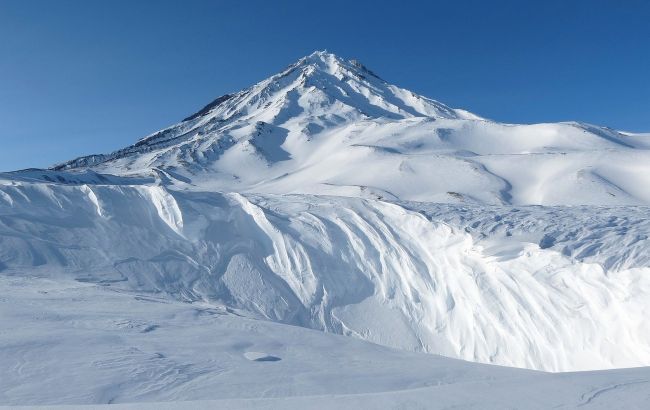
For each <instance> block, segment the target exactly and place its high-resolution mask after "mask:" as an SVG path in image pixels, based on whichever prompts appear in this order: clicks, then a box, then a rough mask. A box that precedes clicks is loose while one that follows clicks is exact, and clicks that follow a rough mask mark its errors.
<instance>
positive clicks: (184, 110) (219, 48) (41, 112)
mask: <svg viewBox="0 0 650 410" xmlns="http://www.w3.org/2000/svg"><path fill="white" fill-rule="evenodd" d="M316 49H327V50H328V51H331V52H334V53H336V54H339V55H341V56H342V57H346V58H358V59H359V60H360V61H362V62H363V63H364V64H365V65H366V66H368V67H370V68H371V69H372V70H374V71H376V72H377V73H378V74H379V75H381V76H382V77H383V78H385V79H386V80H388V81H389V82H391V83H393V84H397V85H400V86H402V87H405V88H408V89H411V90H413V91H416V92H418V93H420V94H424V95H426V96H429V97H432V98H435V99H437V100H440V101H442V102H444V103H447V104H449V105H451V106H454V107H461V108H465V109H468V110H470V111H473V112H475V113H477V114H479V115H482V116H485V117H488V118H491V119H494V120H498V121H503V122H518V123H530V122H544V121H563V120H580V121H586V122H590V123H595V124H600V125H606V126H610V127H613V128H617V129H625V130H632V131H650V2H649V1H645V0H584V1H580V0H574V1H568V0H567V1H553V0H544V1H532V0H528V1H515V0H512V1H479V0H476V1H462V0H454V1H451V0H445V1H407V0H401V1H379V0H375V1H356V0H355V1H353V0H344V1H339V0H327V1H309V0H300V1H271V0H267V1H262V0H260V1H251V0H249V1H244V0H241V1H235V0H230V1H216V0H215V1H199V0H196V1H192V0H184V1H162V0H159V1H153V0H151V1H135V0H131V1H118V0H111V1H91V0H79V1H66V0H57V1H36V0H31V1H30V0H0V170H11V169H18V168H25V167H45V166H49V165H51V164H53V163H55V162H59V161H63V160H66V159H70V158H73V157H76V156H78V155H82V154H90V153H99V152H108V151H111V150H114V149H117V148H120V147H122V146H125V145H127V144H130V143H132V142H134V141H136V140H137V139H138V138H140V137H142V136H144V135H146V134H148V133H150V132H153V131H155V130H157V129H160V128H163V127H165V126H167V125H170V124H173V123H175V122H177V121H179V120H180V119H182V118H184V117H185V116H187V115H188V114H191V113H193V112H194V111H197V110H198V109H199V108H201V107H202V106H203V105H205V104H206V103H208V102H209V101H210V100H212V99H214V98H215V97H217V96H219V95H221V94H224V93H227V92H232V91H237V90H239V89H241V88H244V87H246V86H249V85H251V84H253V83H255V82H257V81H259V80H261V79H264V78H266V77H267V76H269V75H271V74H274V73H276V72H277V71H279V70H281V69H282V68H284V67H285V66H287V65H288V64H290V63H292V62H293V61H295V60H296V59H298V58H299V57H301V56H303V55H306V54H309V53H311V52H312V51H314V50H316Z"/></svg>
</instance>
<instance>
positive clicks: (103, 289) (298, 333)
mask: <svg viewBox="0 0 650 410" xmlns="http://www.w3.org/2000/svg"><path fill="white" fill-rule="evenodd" d="M0 289H1V294H2V297H0V314H1V315H2V318H3V331H2V333H0V343H1V347H2V349H1V350H0V366H1V367H0V369H1V370H0V375H1V376H2V377H1V378H0V387H1V388H0V401H1V402H2V403H3V404H5V405H8V404H9V405H10V404H22V405H26V404H50V405H52V404H61V403H62V404H67V405H70V404H79V403H113V404H115V403H129V402H131V403H133V402H144V403H139V404H138V405H137V406H136V405H127V406H124V407H123V406H116V407H114V406H111V407H110V408H116V409H121V408H145V409H148V408H151V409H161V408H162V409H165V408H174V409H180V408H206V409H208V408H254V409H257V408H265V409H274V408H296V409H301V408H306V407H308V408H409V409H411V408H427V409H432V408H433V409H435V408H449V407H455V406H460V407H461V408H481V409H489V408H495V409H501V408H505V407H508V408H532V409H536V408H539V409H541V408H551V407H556V406H557V408H575V407H585V408H588V409H592V408H593V409H612V408H619V409H624V408H625V409H631V408H638V409H642V408H647V406H648V405H650V371H649V370H648V369H647V368H640V369H627V370H611V371H600V372H586V373H559V374H550V373H540V372H534V371H530V370H523V369H512V368H505V367H497V366H487V365H479V364H473V363H468V362H463V361H458V360H453V359H447V358H443V357H440V356H434V355H426V354H422V353H408V352H404V351H398V350H392V349H388V348H385V347H382V346H379V345H375V344H371V343H368V342H363V341H360V340H355V339H353V338H347V337H343V336H337V335H331V334H327V333H322V332H317V331H312V330H307V329H304V328H301V327H294V326H288V325H283V324H278V323H272V322H269V321H262V320H255V319H252V318H249V317H246V315H245V314H242V312H237V311H233V310H231V309H227V308H225V307H219V306H215V305H207V304H204V303H192V304H189V303H182V302H177V301H173V300H170V299H168V298H164V297H158V296H153V295H151V294H145V293H140V292H127V291H119V290H117V289H114V288H113V287H112V286H102V285H96V284H85V283H79V282H76V281H68V280H57V281H52V280H49V279H36V278H16V277H6V276H3V277H2V278H0ZM260 352H262V353H263V354H265V355H267V356H272V357H275V358H276V359H278V360H273V361H256V360H254V359H255V358H257V357H259V353H260ZM250 353H255V354H253V355H251V354H250ZM195 400H198V402H191V403H189V402H187V401H195ZM152 401H156V402H161V401H162V402H168V403H155V404H146V402H152ZM66 407H67V406H66ZM57 408H58V407H57Z"/></svg>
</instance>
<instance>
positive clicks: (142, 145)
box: [55, 50, 476, 169]
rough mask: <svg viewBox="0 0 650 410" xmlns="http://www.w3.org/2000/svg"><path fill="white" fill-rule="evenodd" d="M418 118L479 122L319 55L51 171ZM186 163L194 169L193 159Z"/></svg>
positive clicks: (352, 63)
mask: <svg viewBox="0 0 650 410" xmlns="http://www.w3.org/2000/svg"><path fill="white" fill-rule="evenodd" d="M415 117H420V118H429V119H432V120H435V119H438V118H445V119H462V118H466V119H467V118H476V117H472V116H471V115H469V114H468V113H466V112H464V111H461V110H454V109H452V108H449V107H447V106H446V105H444V104H441V103H439V102H437V101H434V100H431V99H429V98H426V97H423V96H420V95H417V94H415V93H413V92H411V91H408V90H405V89H402V88H399V87H397V86H394V85H391V84H389V83H387V82H386V81H384V80H383V79H381V78H380V77H379V76H377V75H376V74H375V73H374V72H373V71H371V70H370V69H368V68H367V67H366V66H365V65H363V64H362V63H360V62H359V61H358V60H356V59H352V60H346V59H344V58H341V57H339V56H337V55H335V54H332V53H330V52H328V51H325V50H322V51H315V52H313V53H311V54H310V55H308V56H305V57H302V58H300V59H299V60H298V61H296V62H295V63H294V64H292V65H290V66H289V67H287V68H286V69H285V70H283V71H282V72H280V73H278V74H275V75H273V76H271V77H269V78H267V79H265V80H262V81H260V82H258V83H257V84H255V85H253V86H251V87H249V88H247V89H244V90H241V91H239V92H235V93H229V94H225V95H223V96H221V97H218V98H217V99H215V100H214V101H212V102H211V103H209V104H208V105H206V106H205V107H203V108H202V109H201V110H199V111H198V112H196V113H195V114H193V115H190V116H188V117H186V118H185V119H184V120H183V121H181V122H180V123H179V124H176V125H173V126H171V127H169V128H167V129H164V130H161V131H158V132H156V133H154V134H151V135H149V136H147V137H145V138H142V139H141V140H139V141H138V142H136V143H135V144H133V145H131V146H129V147H126V148H124V149H121V150H119V151H115V152H113V153H111V154H106V155H91V156H87V157H82V158H78V159H76V160H73V161H70V162H67V163H64V164H61V165H58V166H56V167H55V168H56V169H70V168H80V167H89V166H91V167H92V166H96V165H99V164H104V163H107V162H109V161H113V160H118V159H121V158H127V157H129V158H131V159H137V158H139V157H142V159H143V160H144V163H145V165H144V166H143V168H152V167H159V166H164V165H165V164H166V163H167V162H168V161H167V157H168V154H169V152H170V149H171V148H172V147H176V148H177V150H180V151H179V152H181V151H182V153H183V155H185V154H187V153H188V152H194V151H195V150H197V149H200V150H204V149H205V147H204V144H203V142H206V141H217V142H218V143H217V145H218V146H217V147H216V148H215V147H213V146H212V145H210V144H208V145H209V149H213V148H214V149H215V150H217V151H219V152H221V151H222V150H224V149H227V147H226V145H227V146H231V145H233V144H238V143H239V142H240V141H243V140H245V141H248V140H249V139H250V138H249V137H250V134H251V133H252V134H255V133H258V132H261V131H260V129H261V128H264V129H265V131H264V132H267V131H269V130H275V131H274V132H275V133H276V134H278V135H280V134H282V133H285V134H287V133H289V130H296V131H295V132H297V133H298V134H300V133H304V134H305V135H307V134H310V135H311V134H312V133H313V132H314V131H313V130H316V129H321V130H324V129H332V128H336V127H342V126H345V125H346V124H347V125H351V124H353V123H357V122H359V121H368V120H376V121H379V122H385V121H399V120H403V119H408V118H415ZM256 124H257V125H256ZM259 124H266V125H264V126H261V125H259ZM249 128H250V129H249ZM305 130H307V131H305ZM251 138H252V137H251ZM258 142H259V141H258ZM219 144H221V145H219ZM224 144H225V145H224ZM206 146H207V145H206ZM269 149H270V148H268V147H267V150H269ZM174 155H176V154H174ZM284 157H286V154H283V153H281V152H280V153H279V156H278V158H284ZM183 161H185V162H186V163H187V164H191V162H193V161H194V159H187V160H185V159H184V160H183Z"/></svg>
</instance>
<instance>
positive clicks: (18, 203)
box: [0, 52, 650, 408]
mask: <svg viewBox="0 0 650 410" xmlns="http://www.w3.org/2000/svg"><path fill="white" fill-rule="evenodd" d="M648 186H650V140H648V134H631V133H626V132H617V131H614V130H611V129H607V128H602V127H597V126H593V125H589V124H582V123H559V124H532V125H513V124H499V123H496V122H492V121H489V120H486V119H483V118H481V117H479V116H477V115H475V114H472V113H469V112H467V111H465V110H456V109H452V108H450V107H447V106H445V105H444V104H442V103H439V102H437V101H434V100H431V99H429V98H426V97H422V96H419V95H416V94H414V93H412V92H410V91H408V90H404V89H401V88H399V87H396V86H393V85H390V84H388V83H386V82H385V81H384V80H383V79H381V78H379V77H378V76H377V75H376V74H375V73H373V72H372V71H370V70H369V69H367V68H366V67H364V66H363V65H362V64H360V63H359V62H356V61H346V60H343V59H341V58H339V57H337V56H334V55H332V54H329V53H326V52H316V53H314V54H312V55H310V56H307V57H305V58H303V59H301V60H299V61H298V62H297V63H295V64H293V65H291V66H290V67H288V68H287V69H286V70H285V71H283V72H281V73H280V74H277V75H275V76H272V77H270V78H269V79H267V80H264V81H262V82H260V83H258V84H256V85H254V86H252V87H250V88H249V89H246V90H243V91H240V92H237V93H234V94H231V95H226V96H223V97H220V98H219V99H217V100H215V101H214V102H213V103H211V104H210V105H208V106H207V107H206V108H204V109H203V110H201V111H200V112H198V113H197V114H195V115H193V116H191V117H188V118H187V119H186V120H184V121H183V122H181V123H180V124H177V125H174V126H171V127H169V128H167V129H165V130H162V131H159V132H157V133H154V134H152V135H150V136H148V137H146V138H143V139H142V140H140V141H139V142H137V143H136V144H134V145H133V146H130V147H127V148H125V149H123V150H119V151H117V152H115V153H112V154H107V155H93V156H89V157H83V158H79V159H76V160H73V161H70V162H68V163H65V164H62V165H59V166H57V167H55V168H53V169H50V170H36V169H31V170H24V171H16V172H12V173H2V174H0V288H1V289H0V313H1V316H0V317H1V319H0V323H1V324H2V328H3V329H4V330H3V331H2V332H0V369H2V370H0V405H2V404H7V405H18V404H25V405H27V404H34V405H37V404H48V405H50V404H66V405H72V404H101V403H109V402H110V403H120V402H121V403H128V402H138V403H139V404H138V405H139V406H140V405H142V404H141V403H142V402H150V401H155V402H168V401H169V402H176V403H175V404H166V405H163V404H158V403H157V404H155V406H157V407H165V406H171V407H174V406H176V407H181V408H182V407H194V408H201V407H205V408H211V407H214V406H225V407H235V408H277V407H288V408H291V407H295V408H303V407H304V406H305V405H306V404H309V406H311V407H314V408H319V407H322V408H332V407H343V408H356V407H391V406H394V407H399V406H402V407H417V406H420V407H425V408H448V407H451V406H459V407H461V408H472V407H480V408H503V407H526V408H549V407H554V406H557V407H562V406H563V407H564V408H573V407H578V406H582V405H584V406H586V407H588V408H589V407H591V408H617V407H618V408H633V406H637V408H644V407H645V406H647V405H648V404H649V403H650V394H648V393H647V392H648V388H647V387H648V386H647V383H648V381H649V380H650V379H649V377H650V373H648V368H639V369H630V370H605V369H614V368H621V367H636V366H650V322H648V319H647V318H648V317H649V316H650V251H649V250H650V243H649V239H648V238H649V236H650V218H648V215H650V191H649V190H648V189H647V187H648ZM310 329H311V330H310ZM314 330H317V331H314ZM340 335H345V336H349V337H342V336H340ZM393 348H394V349H398V350H392V349H393ZM436 355H444V356H448V357H450V358H443V357H440V356H436ZM451 358H456V359H464V360H467V361H472V362H480V363H486V364H498V365H505V366H514V367H521V368H528V369H536V370H544V371H551V372H559V371H577V370H596V369H600V370H601V371H598V372H588V373H552V374H551V373H542V372H536V371H532V370H525V369H512V368H505V367H498V366H488V365H483V364H478V363H469V362H463V361H458V360H454V359H451ZM468 391H469V392H471V393H470V394H468V393H467V392H468ZM188 400H191V401H192V402H191V403H186V404H183V403H182V402H183V401H188ZM522 403H523V404H522ZM411 404H412V405H411ZM143 406H145V405H143ZM152 406H154V405H152ZM145 407H146V406H145ZM126 408H129V407H128V405H127V407H126Z"/></svg>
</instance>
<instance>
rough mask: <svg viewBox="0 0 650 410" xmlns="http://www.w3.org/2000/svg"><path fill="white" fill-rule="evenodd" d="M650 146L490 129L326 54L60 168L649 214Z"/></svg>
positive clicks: (202, 186)
mask: <svg viewBox="0 0 650 410" xmlns="http://www.w3.org/2000/svg"><path fill="white" fill-rule="evenodd" d="M649 148H650V140H649V139H648V136H647V135H643V134H637V135H635V134H629V133H620V132H617V131H614V130H611V129H608V128H602V127H597V126H593V125H589V124H582V123H559V124H534V125H512V124H499V123H495V122H492V121H488V120H485V119H483V118H480V117H478V116H476V115H474V114H471V113H469V112H467V111H464V110H455V109H452V108H449V107H447V106H446V105H444V104H442V103H439V102H437V101H434V100H431V99H429V98H426V97H423V96H420V95H417V94H415V93H412V92H410V91H408V90H404V89H402V88H399V87H396V86H394V85H390V84H388V83H387V82H385V81H384V80H382V79H381V78H379V77H377V75H376V74H374V73H373V72H372V71H370V70H368V69H367V68H366V67H364V66H363V65H361V64H360V63H358V62H356V61H346V60H344V59H342V58H339V57H337V56H335V55H333V54H329V53H326V52H315V53H313V54H312V55H310V56H307V57H304V58H302V59H300V60H299V61H298V62H296V63H295V64H293V65H291V66H289V67H288V68H287V69H285V70H284V71H282V72H281V73H279V74H276V75H274V76H272V77H270V78H268V79H266V80H264V81H261V82H259V83H257V84H256V85H254V86H252V87H250V88H248V89H245V90H242V91H240V92H236V93H233V94H228V95H225V96H222V97H219V98H217V99H216V100H215V101H213V102H212V103H211V104H209V105H208V106H206V107H205V108H204V109H202V110H200V111H199V112H197V113H196V114H194V115H192V116H190V117H188V118H186V119H185V120H184V121H183V122H181V123H180V124H177V125H173V126H171V127H169V128H167V129H164V130H161V131H158V132H156V133H154V134H152V135H150V136H147V137H145V138H143V139H141V140H140V141H138V142H137V143H136V144H134V145H132V146H130V147H127V148H124V149H122V150H119V151H116V152H114V153H112V154H108V155H93V156H88V157H83V158H79V159H76V160H72V161H70V162H67V163H64V164H61V165H58V166H56V167H55V169H57V170H77V169H81V170H83V169H86V168H87V167H92V168H93V169H95V170H97V171H99V172H101V173H108V174H116V175H133V174H136V175H146V176H151V175H153V176H156V177H158V178H160V179H162V180H164V181H165V182H166V183H167V184H168V185H174V186H177V187H178V188H180V189H188V188H190V189H199V190H210V191H215V190H218V191H236V192H256V193H277V194H285V193H310V194H331V195H343V196H361V197H367V198H373V197H375V198H386V199H403V200H416V201H435V202H459V201H462V202H478V203H487V204H519V205H523V204H539V205H577V204H580V205H586V204H592V205H618V204H627V205H636V204H649V203H650V191H649V190H648V189H646V187H647V186H650V150H649Z"/></svg>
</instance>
